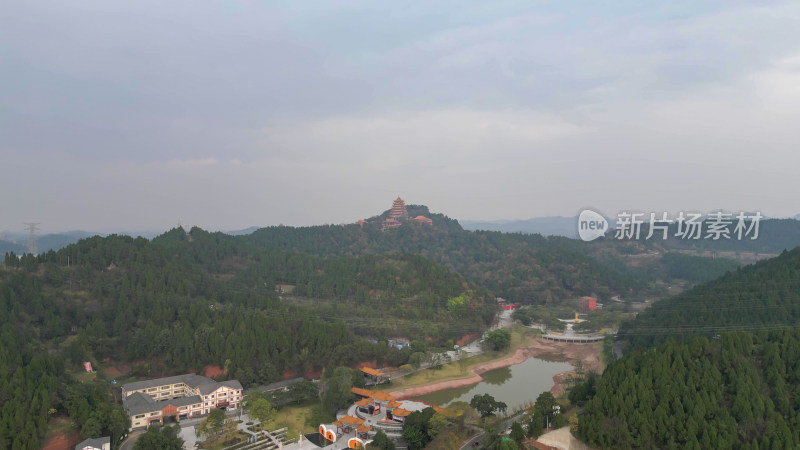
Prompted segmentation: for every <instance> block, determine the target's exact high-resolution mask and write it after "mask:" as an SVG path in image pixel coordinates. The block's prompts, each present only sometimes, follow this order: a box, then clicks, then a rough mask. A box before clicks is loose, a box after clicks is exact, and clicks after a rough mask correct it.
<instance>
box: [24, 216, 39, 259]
mask: <svg viewBox="0 0 800 450" xmlns="http://www.w3.org/2000/svg"><path fill="white" fill-rule="evenodd" d="M25 225H27V226H28V227H27V230H28V231H29V232H30V234H29V235H28V251H29V252H30V253H31V254H32V255H34V256H36V230H38V228H36V225H39V223H38V222H36V223H34V222H25Z"/></svg>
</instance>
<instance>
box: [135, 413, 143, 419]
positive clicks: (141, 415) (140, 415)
mask: <svg viewBox="0 0 800 450" xmlns="http://www.w3.org/2000/svg"><path fill="white" fill-rule="evenodd" d="M142 417H144V414H139V415H138V416H136V419H141V418H142Z"/></svg>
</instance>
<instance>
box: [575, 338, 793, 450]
mask: <svg viewBox="0 0 800 450" xmlns="http://www.w3.org/2000/svg"><path fill="white" fill-rule="evenodd" d="M576 389H580V390H583V391H587V392H588V393H589V395H591V394H592V392H591V390H592V389H591V388H589V389H588V390H587V389H586V388H585V387H584V386H579V387H577V388H576ZM798 392H800V330H798V329H791V330H789V329H784V330H772V331H769V332H768V331H761V332H758V333H756V334H755V335H753V334H750V333H746V332H735V333H723V334H722V335H721V336H720V337H719V338H718V339H714V340H711V341H709V340H708V339H706V338H694V339H693V340H690V341H688V342H683V343H675V342H674V341H672V340H670V341H668V342H666V343H664V344H661V345H660V346H658V347H655V348H650V349H646V350H642V351H639V352H636V353H633V354H630V355H626V356H625V357H624V358H623V359H621V360H619V361H616V362H614V363H613V364H611V365H610V366H609V367H608V368H606V370H605V372H604V373H603V376H602V378H601V379H600V381H599V382H598V383H597V385H596V393H594V397H593V398H592V399H591V400H590V401H589V402H588V404H587V405H586V408H585V409H584V411H583V413H581V414H579V416H578V418H579V419H578V435H579V436H580V437H581V438H582V439H583V440H585V441H586V442H587V443H588V444H589V445H590V446H592V447H599V448H605V449H632V448H669V449H673V448H674V449H697V450H700V449H722V448H726V449H727V448H730V449H788V448H798V447H800V395H798Z"/></svg>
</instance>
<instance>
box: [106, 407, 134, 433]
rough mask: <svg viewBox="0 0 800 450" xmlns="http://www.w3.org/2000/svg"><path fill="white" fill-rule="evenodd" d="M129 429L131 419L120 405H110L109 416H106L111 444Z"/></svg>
mask: <svg viewBox="0 0 800 450" xmlns="http://www.w3.org/2000/svg"><path fill="white" fill-rule="evenodd" d="M130 427H131V418H130V416H128V413H126V412H125V409H124V408H123V407H122V405H112V406H111V414H109V415H108V431H109V432H110V433H111V442H118V441H119V438H120V437H121V436H123V435H124V434H125V433H127V432H128V428H130Z"/></svg>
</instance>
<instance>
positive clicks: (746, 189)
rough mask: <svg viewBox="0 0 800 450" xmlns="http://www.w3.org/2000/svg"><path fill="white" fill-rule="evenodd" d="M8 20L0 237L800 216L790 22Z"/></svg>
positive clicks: (308, 15) (27, 14)
mask: <svg viewBox="0 0 800 450" xmlns="http://www.w3.org/2000/svg"><path fill="white" fill-rule="evenodd" d="M3 9H4V14H3V19H2V22H1V23H2V28H3V31H4V39H2V41H0V56H1V57H0V71H2V73H3V74H4V82H3V83H2V85H0V97H1V98H2V99H3V101H2V102H0V162H2V168H3V171H2V177H0V205H2V208H3V209H2V212H3V213H2V215H0V230H8V231H17V230H20V231H22V230H23V229H24V222H40V223H41V225H40V228H41V229H42V231H41V233H47V232H58V231H67V230H91V231H98V232H100V230H118V231H122V230H134V231H137V230H161V229H163V230H166V229H169V228H172V227H174V226H175V225H177V223H178V220H179V219H182V221H183V223H184V224H186V225H187V226H191V225H197V226H200V227H202V228H204V229H212V230H238V229H243V228H247V227H250V226H268V225H278V224H285V225H320V224H325V223H330V224H338V223H350V222H353V221H355V220H357V219H360V218H365V217H369V216H372V215H375V214H378V213H380V212H382V211H384V210H386V209H387V208H388V207H389V206H390V205H391V201H392V199H394V198H395V197H396V196H398V195H400V196H402V197H403V198H404V199H405V200H406V201H407V202H408V203H414V204H425V205H427V206H428V207H430V209H431V211H433V212H439V213H443V214H446V215H448V216H450V217H453V218H456V219H460V220H470V221H491V220H525V219H526V218H534V217H547V216H564V217H571V216H575V215H576V214H577V213H578V212H579V211H580V210H581V209H583V208H587V207H589V208H593V209H596V210H598V211H602V212H604V213H605V214H609V215H610V214H615V213H616V212H618V211H622V210H639V211H664V210H667V211H680V210H686V211H688V210H693V211H711V210H716V209H719V208H724V209H726V210H731V211H760V212H761V213H762V214H764V215H767V216H770V217H792V216H794V215H796V214H797V213H798V212H800V208H798V207H797V206H796V193H797V192H798V191H800V181H798V177H797V167H800V152H797V151H796V145H797V137H798V133H797V123H796V122H797V117H800V88H798V87H800V28H799V27H797V26H796V20H795V18H796V17H800V4H798V3H795V2H771V3H769V4H768V5H765V4H762V3H759V2H733V3H728V2H726V3H717V2H671V3H666V4H646V3H638V2H637V3H629V4H624V5H606V4H585V3H577V2H556V3H541V4H535V5H531V4H530V3H529V2H521V1H498V2H492V3H490V4H489V3H485V2H462V1H459V2H454V1H448V2H435V3H434V2H426V3H419V4H408V5H402V4H394V3H393V4H376V3H374V2H366V1H355V2H348V3H337V2H314V1H311V2H303V3H296V2H270V3H262V2H254V1H244V2H237V3H235V4H233V3H221V4H220V3H211V2H202V1H200V2H170V3H162V2H152V1H142V2H115V1H109V2H88V1H81V0H73V1H48V2H44V1H37V0H33V1H26V2H11V3H9V4H7V5H4V8H3ZM50 230H52V231H50Z"/></svg>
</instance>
